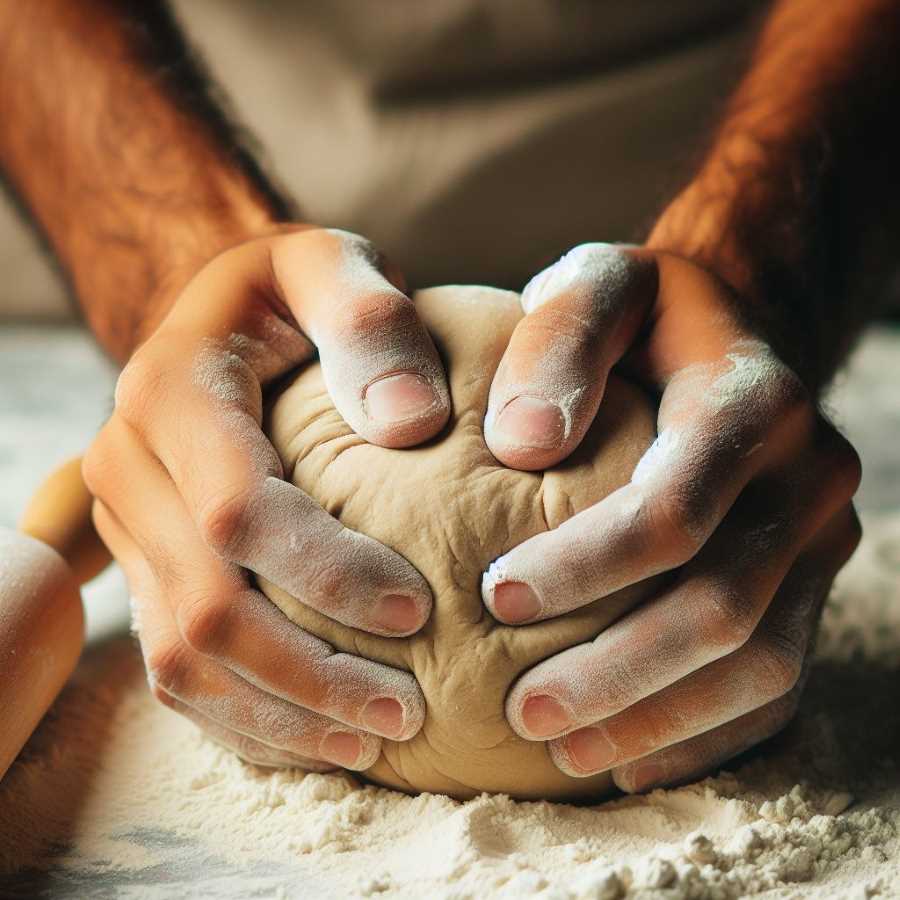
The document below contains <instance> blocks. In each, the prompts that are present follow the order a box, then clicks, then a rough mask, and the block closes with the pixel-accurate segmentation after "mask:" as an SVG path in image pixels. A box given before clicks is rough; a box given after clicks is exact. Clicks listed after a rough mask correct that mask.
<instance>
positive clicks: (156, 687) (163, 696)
mask: <svg viewBox="0 0 900 900" xmlns="http://www.w3.org/2000/svg"><path fill="white" fill-rule="evenodd" d="M150 693H151V695H152V696H153V699H154V700H156V702H157V703H161V704H162V705H163V706H165V707H167V708H168V709H175V708H176V707H177V706H178V703H177V701H176V700H175V698H174V697H173V696H172V695H171V694H170V693H169V692H168V691H167V690H166V689H165V688H164V687H162V686H161V685H160V684H159V682H157V681H154V680H152V679H151V683H150Z"/></svg>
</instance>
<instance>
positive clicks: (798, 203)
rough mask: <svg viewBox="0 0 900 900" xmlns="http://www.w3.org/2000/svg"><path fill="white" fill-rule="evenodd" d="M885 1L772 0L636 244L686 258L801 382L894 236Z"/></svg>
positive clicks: (895, 15)
mask: <svg viewBox="0 0 900 900" xmlns="http://www.w3.org/2000/svg"><path fill="white" fill-rule="evenodd" d="M898 101H900V5H898V4H897V3H896V0H843V2H840V0H835V2H830V3H822V2H821V0H781V2H779V3H776V4H775V6H774V8H773V10H772V12H771V14H770V16H769V19H768V21H767V22H766V25H765V27H764V29H763V32H762V34H761V37H760V40H759V43H758V46H757V48H756V51H755V53H754V56H753V59H752V62H751V65H750V68H749V71H748V73H747V75H746V76H745V78H744V79H743V81H742V83H741V84H740V86H739V87H738V89H737V91H736V93H735V95H734V97H733V98H732V100H731V102H730V104H729V106H728V110H727V113H726V115H725V118H724V120H723V123H722V125H721V127H720V128H719V130H718V132H717V134H716V136H715V139H714V141H713V144H712V147H711V150H710V152H709V153H708V155H707V156H706V158H705V160H704V162H703V164H702V166H701V167H700V170H699V172H698V174H697V176H696V177H695V178H694V179H693V180H692V181H691V182H690V183H689V185H688V186H687V188H685V190H684V191H683V192H682V193H681V194H680V195H679V196H678V197H677V198H676V199H675V201H674V202H673V203H672V204H671V205H670V206H669V207H668V208H667V209H666V210H665V212H664V213H663V215H662V216H661V217H660V219H659V221H658V222H657V224H656V226H655V227H654V229H653V231H652V233H651V236H650V238H649V243H650V245H651V246H653V247H655V248H657V249H666V250H671V251H673V252H676V253H680V254H682V255H685V256H688V257H690V258H692V259H695V260H697V261H698V262H700V263H701V264H702V265H704V266H706V267H707V268H709V269H711V270H712V271H714V272H715V273H716V274H718V275H719V276H720V277H721V278H723V279H724V280H725V281H726V282H728V283H729V284H730V285H731V287H732V288H734V290H735V292H736V295H737V297H738V302H739V303H741V304H743V308H744V311H745V312H746V314H747V316H748V317H749V318H752V319H754V320H755V321H756V322H757V323H758V325H759V326H760V327H761V328H762V329H763V330H764V331H765V332H766V336H767V337H768V338H769V339H770V340H771V341H772V342H773V343H774V344H775V346H776V348H777V349H778V350H779V352H780V353H781V354H782V355H783V356H784V358H785V359H786V360H787V361H788V362H789V363H790V364H791V365H792V366H793V367H794V368H795V369H797V371H798V372H800V374H801V376H802V377H803V378H804V379H805V380H806V381H807V383H808V384H809V385H810V386H811V387H813V389H818V388H820V387H821V386H822V385H823V384H824V383H825V382H827V380H828V379H829V378H830V376H831V375H832V374H833V373H834V370H835V368H836V366H837V365H838V364H839V363H840V361H841V359H842V358H843V356H844V355H845V353H846V352H847V349H848V348H849V347H850V345H851V344H852V341H853V339H854V338H855V336H856V335H857V334H858V332H859V330H860V329H861V327H862V326H863V325H864V324H865V322H866V321H867V320H868V319H869V318H870V317H871V316H872V314H873V312H874V311H875V309H876V307H877V304H878V303H879V301H880V300H882V299H883V298H884V296H885V294H886V292H887V289H888V284H889V280H890V278H891V276H892V272H893V269H892V267H896V265H897V247H898V246H900V184H898V179H897V175H896V163H897V160H898V159H900V145H898V141H897V139H896V137H895V135H894V134H893V133H892V132H895V131H896V129H895V128H893V125H894V124H895V123H893V122H892V121H891V120H892V118H893V111H894V110H895V109H896V108H897V103H898Z"/></svg>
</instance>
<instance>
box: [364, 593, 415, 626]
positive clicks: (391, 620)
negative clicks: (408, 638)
mask: <svg viewBox="0 0 900 900" xmlns="http://www.w3.org/2000/svg"><path fill="white" fill-rule="evenodd" d="M373 615H374V618H375V621H376V622H377V623H378V624H379V625H381V627H382V628H384V629H386V630H387V631H395V632H397V633H398V634H407V633H408V632H410V631H415V630H416V629H417V628H418V627H419V621H420V617H419V607H418V606H416V601H415V600H413V598H412V597H404V596H403V595H402V594H388V595H387V596H386V597H382V598H381V599H380V600H379V601H378V603H377V604H376V606H375V611H374V613H373Z"/></svg>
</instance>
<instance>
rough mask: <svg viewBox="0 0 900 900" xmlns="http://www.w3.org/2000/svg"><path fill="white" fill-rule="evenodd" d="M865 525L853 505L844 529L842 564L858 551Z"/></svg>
mask: <svg viewBox="0 0 900 900" xmlns="http://www.w3.org/2000/svg"><path fill="white" fill-rule="evenodd" d="M862 536H863V527H862V522H860V520H859V516H858V515H857V514H856V510H855V509H854V508H853V507H852V506H851V507H850V511H849V516H848V517H847V525H846V528H845V529H844V545H843V548H842V550H841V553H840V556H841V565H843V564H844V563H845V562H847V560H848V559H850V557H851V556H853V554H854V553H855V552H856V548H857V547H858V546H859V542H860V541H861V540H862Z"/></svg>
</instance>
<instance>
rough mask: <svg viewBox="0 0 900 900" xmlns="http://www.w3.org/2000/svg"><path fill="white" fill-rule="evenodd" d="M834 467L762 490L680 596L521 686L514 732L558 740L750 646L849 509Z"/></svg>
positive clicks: (510, 707) (823, 462)
mask: <svg viewBox="0 0 900 900" xmlns="http://www.w3.org/2000/svg"><path fill="white" fill-rule="evenodd" d="M836 446H839V445H836ZM833 463H834V461H833V460H829V459H828V458H827V456H822V457H820V458H819V465H814V464H813V463H812V462H809V463H808V464H807V465H806V471H804V472H802V473H801V472H800V471H796V470H795V471H793V472H792V473H791V475H792V477H781V478H778V479H774V480H764V481H759V482H756V483H754V485H752V486H751V487H750V488H748V489H747V491H745V493H744V495H743V496H742V498H741V500H740V501H739V502H738V503H737V504H736V505H735V507H734V509H733V510H732V511H731V513H730V514H729V516H728V517H727V518H726V520H725V522H724V523H723V524H722V526H721V527H720V528H719V530H718V531H717V532H716V534H715V535H714V537H713V538H712V539H711V540H710V541H709V543H708V545H707V546H706V547H705V548H704V550H703V551H702V552H701V553H700V554H699V555H698V556H697V557H696V559H694V560H693V561H692V562H691V563H690V564H689V565H687V566H685V567H684V569H683V570H682V572H681V573H680V576H679V578H678V580H677V581H676V582H675V583H674V584H673V585H672V586H670V587H668V588H665V589H664V590H663V591H662V592H661V593H660V595H659V596H657V597H655V598H653V599H651V600H650V601H648V602H646V603H645V604H644V605H642V606H641V607H640V608H638V609H636V610H634V611H633V612H631V613H630V614H628V615H626V616H625V617H624V618H622V619H621V620H620V621H619V622H617V623H615V624H614V625H612V626H611V627H609V628H608V629H607V630H606V631H604V632H603V633H601V634H600V635H599V636H598V637H597V638H596V639H595V640H594V641H592V642H590V643H587V644H581V645H579V646H576V647H572V648H571V649H569V650H566V651H564V652H563V653H560V654H558V655H557V656H555V657H551V658H550V659H549V660H547V661H545V662H543V663H540V664H539V665H537V666H535V667H534V668H533V669H531V670H530V671H529V672H526V673H525V674H524V675H523V676H522V677H521V678H520V679H519V680H518V681H517V682H516V683H515V684H514V685H513V688H512V690H511V691H510V693H509V695H508V697H507V701H506V710H507V717H508V719H509V721H510V724H511V725H512V727H513V728H514V729H515V730H516V731H517V732H518V733H519V734H521V735H522V737H525V738H530V739H542V738H543V739H546V738H550V737H557V736H559V735H562V734H564V733H568V732H570V731H573V730H575V729H576V728H580V727H583V726H585V725H589V724H591V723H594V722H597V721H599V720H601V719H606V718H608V717H609V716H612V715H614V714H616V713H618V712H621V711H622V710H623V709H626V708H628V707H629V706H631V705H633V704H635V703H637V702H638V701H640V700H642V699H643V698H645V697H648V696H650V695H652V694H655V693H657V692H658V691H661V690H663V689H664V688H666V687H667V686H669V685H671V684H674V683H675V682H677V681H679V680H680V679H682V678H685V677H686V676H688V675H690V674H691V673H692V672H694V671H696V670H698V669H701V668H702V667H703V666H706V665H707V664H709V663H711V662H713V661H714V660H717V659H719V658H721V657H723V656H727V655H728V654H731V653H733V652H734V651H735V650H737V649H738V648H739V647H741V646H743V644H744V643H745V642H746V641H747V640H748V639H749V638H750V636H751V635H752V634H753V632H754V630H755V628H756V626H757V623H758V622H759V621H760V619H761V617H762V616H763V614H764V613H765V611H766V609H767V608H768V606H769V604H770V602H771V601H772V598H773V597H774V596H775V594H776V591H777V590H778V588H779V585H780V584H781V582H782V580H783V579H784V577H785V575H786V574H787V572H788V571H789V570H790V569H791V567H792V566H793V564H794V562H795V561H796V558H797V556H798V554H799V553H800V552H801V550H802V548H803V547H805V546H806V545H807V544H808V543H809V541H810V540H811V539H812V538H813V535H815V534H816V533H817V532H818V531H819V530H820V529H822V528H823V527H824V526H825V524H826V523H827V522H829V521H830V519H832V518H833V517H834V516H835V515H836V513H837V512H838V509H844V508H847V505H848V499H847V497H848V496H849V494H850V493H852V490H851V488H850V485H849V484H848V485H843V486H840V485H838V486H837V488H838V489H836V490H829V489H828V484H829V474H826V473H829V472H830V469H831V466H832V465H833ZM830 477H831V478H837V477H839V476H836V475H831V476H830Z"/></svg>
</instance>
